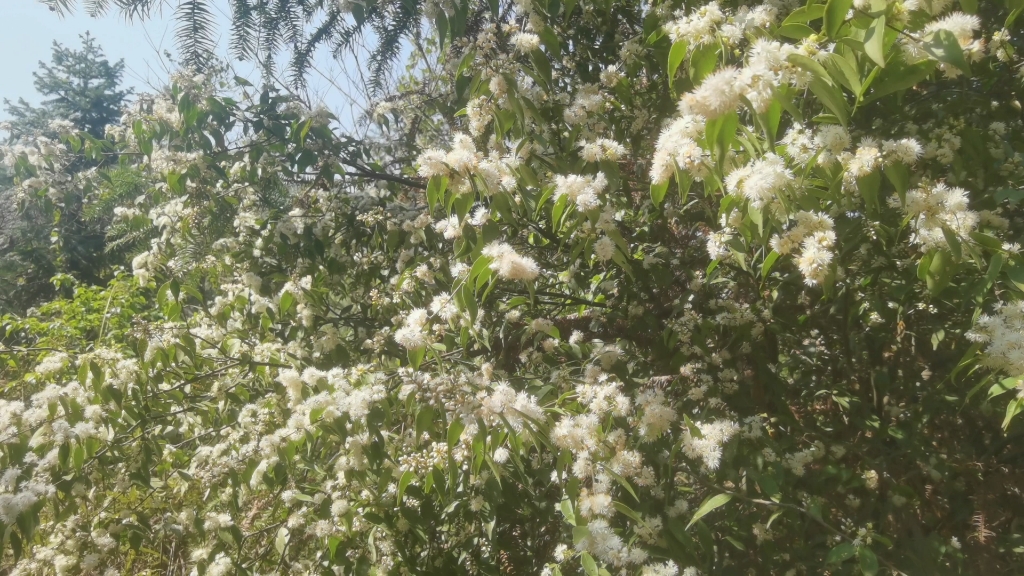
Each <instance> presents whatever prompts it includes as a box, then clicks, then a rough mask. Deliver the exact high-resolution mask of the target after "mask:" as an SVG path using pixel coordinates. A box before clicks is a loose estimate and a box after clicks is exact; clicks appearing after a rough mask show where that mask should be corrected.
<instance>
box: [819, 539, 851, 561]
mask: <svg viewBox="0 0 1024 576" xmlns="http://www.w3.org/2000/svg"><path fill="white" fill-rule="evenodd" d="M856 553H857V548H855V547H854V546H853V544H850V543H849V542H843V543H842V544H839V545H837V546H836V547H835V548H833V549H831V550H829V551H828V556H826V557H825V563H826V564H842V563H843V562H845V561H846V560H849V559H850V558H853V555H854V554H856Z"/></svg>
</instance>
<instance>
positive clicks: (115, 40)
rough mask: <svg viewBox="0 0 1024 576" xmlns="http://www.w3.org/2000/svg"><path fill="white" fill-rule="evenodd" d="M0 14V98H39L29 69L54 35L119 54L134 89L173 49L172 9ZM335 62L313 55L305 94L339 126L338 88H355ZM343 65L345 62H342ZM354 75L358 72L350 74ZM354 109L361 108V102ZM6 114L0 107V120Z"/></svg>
mask: <svg viewBox="0 0 1024 576" xmlns="http://www.w3.org/2000/svg"><path fill="white" fill-rule="evenodd" d="M0 2H2V3H3V8H0V18H2V20H3V24H4V32H3V34H0V54H4V55H5V56H4V58H0V101H2V100H3V99H4V98H7V99H10V100H14V101H16V100H17V99H18V98H19V97H22V98H25V99H26V100H28V101H29V102H31V103H33V104H35V103H38V102H39V100H40V97H39V96H38V95H37V94H36V92H35V87H34V86H33V84H32V82H33V77H32V72H34V71H36V70H37V69H38V65H39V61H40V60H42V61H46V62H49V60H50V53H51V47H52V44H53V42H54V41H55V40H56V41H57V42H60V43H61V44H63V45H65V46H70V47H76V48H77V47H78V46H80V41H79V39H78V36H79V35H80V34H84V33H85V32H86V31H89V32H90V33H92V35H93V36H94V37H95V38H96V39H97V42H98V43H99V45H100V46H102V48H103V50H104V52H105V53H106V55H107V58H108V59H110V60H111V61H116V60H118V59H122V58H123V59H124V62H125V75H124V84H125V85H126V86H129V87H132V88H134V89H135V90H136V92H145V91H151V90H152V89H153V87H154V86H160V85H161V84H163V83H164V82H165V81H166V78H167V76H168V71H169V64H168V63H167V61H166V60H165V59H164V57H163V53H164V52H165V51H167V52H170V53H171V54H175V53H176V50H175V46H174V28H175V23H174V21H173V17H172V16H173V13H172V12H171V11H170V10H167V11H165V12H164V13H163V14H162V15H156V16H155V17H154V18H152V19H151V20H148V21H145V22H139V21H133V22H125V20H124V19H122V18H121V17H120V16H119V15H118V14H117V13H116V11H115V10H112V11H111V12H112V13H110V14H107V15H106V16H104V17H102V18H90V17H88V16H87V15H86V14H85V13H84V12H83V11H82V10H81V9H79V10H78V11H77V12H76V13H74V14H72V15H70V16H66V17H65V18H63V19H62V18H60V17H58V16H57V15H56V14H55V13H53V12H50V10H49V9H48V8H47V7H46V6H44V5H42V4H39V3H38V2H37V1H36V0H0ZM211 4H212V8H213V10H214V12H215V13H216V15H217V18H218V20H219V32H220V35H221V38H220V42H219V48H218V52H219V53H220V54H221V55H224V56H226V55H227V49H226V46H227V41H228V33H229V32H228V31H229V22H230V13H229V12H228V2H227V1H226V0H219V1H216V2H212V3H211ZM346 60H347V62H337V61H335V60H334V59H333V58H331V57H330V55H329V54H326V53H323V54H319V55H318V57H317V59H316V62H315V66H316V69H317V71H314V72H312V73H311V75H310V96H311V98H312V99H314V100H316V101H320V102H323V103H325V104H327V106H328V107H330V108H331V109H332V110H333V111H334V112H335V114H337V115H338V116H339V118H340V119H341V121H342V124H343V125H346V126H351V125H353V124H354V119H353V115H354V113H358V112H359V111H360V110H358V109H357V110H353V106H352V104H351V99H350V98H349V97H347V96H345V95H344V94H343V92H350V93H354V92H358V90H353V88H357V87H358V86H357V85H358V84H359V82H358V80H353V79H350V78H348V77H347V74H346V72H350V73H354V72H353V71H354V69H355V66H352V65H351V63H352V61H353V60H352V59H346ZM234 64H235V66H236V71H237V72H238V73H239V74H240V75H243V76H246V77H248V78H251V79H252V80H257V79H258V76H259V74H258V72H257V71H256V69H255V68H254V67H253V66H252V65H250V64H247V63H240V62H235V63H234ZM346 64H348V65H347V66H346ZM356 78H358V76H356ZM356 108H361V105H359V106H357V107H356ZM6 116H7V114H6V112H4V111H3V110H0V119H2V118H5V117H6Z"/></svg>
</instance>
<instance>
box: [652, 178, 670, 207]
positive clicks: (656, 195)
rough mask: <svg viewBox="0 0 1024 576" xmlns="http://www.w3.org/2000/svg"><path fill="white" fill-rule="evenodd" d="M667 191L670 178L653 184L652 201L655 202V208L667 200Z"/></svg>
mask: <svg viewBox="0 0 1024 576" xmlns="http://www.w3.org/2000/svg"><path fill="white" fill-rule="evenodd" d="M667 193H668V180H665V181H664V182H662V183H661V184H651V202H653V203H654V207H655V208H659V207H661V203H662V202H664V201H665V194H667Z"/></svg>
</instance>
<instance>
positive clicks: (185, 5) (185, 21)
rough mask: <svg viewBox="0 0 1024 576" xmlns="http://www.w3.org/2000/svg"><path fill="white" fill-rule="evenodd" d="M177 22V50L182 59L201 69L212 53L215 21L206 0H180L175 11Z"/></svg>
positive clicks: (189, 64) (188, 64) (187, 63)
mask: <svg viewBox="0 0 1024 576" xmlns="http://www.w3.org/2000/svg"><path fill="white" fill-rule="evenodd" d="M174 19H175V20H177V22H178V29H177V30H175V34H176V35H177V42H178V50H180V51H181V56H182V61H183V62H184V63H185V64H186V65H187V66H190V67H192V68H194V69H196V70H202V69H203V68H204V67H205V65H206V64H207V62H209V60H210V56H211V55H212V54H213V49H214V46H215V45H216V43H215V41H214V31H215V23H214V19H213V14H212V13H211V12H210V8H209V7H208V6H207V5H206V0H182V2H181V3H180V4H178V9H177V10H176V11H175V14H174Z"/></svg>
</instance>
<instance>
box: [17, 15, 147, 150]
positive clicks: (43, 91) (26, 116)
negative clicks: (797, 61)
mask: <svg viewBox="0 0 1024 576" xmlns="http://www.w3.org/2000/svg"><path fill="white" fill-rule="evenodd" d="M81 39H82V47H81V49H80V50H75V49H73V48H67V47H65V46H62V45H61V44H60V43H58V42H54V43H53V54H52V56H51V63H50V64H47V63H45V62H39V71H38V72H33V74H32V75H33V76H34V77H35V82H34V84H35V87H36V92H38V93H39V94H40V95H41V96H43V97H44V100H43V101H42V104H41V105H39V106H33V105H31V104H29V103H28V102H26V101H25V99H24V98H19V99H18V102H17V103H12V102H11V101H10V100H7V99H4V104H5V106H6V109H7V113H8V114H10V115H11V118H12V120H11V124H10V127H11V130H10V138H12V139H18V138H20V137H22V136H24V135H26V134H44V135H47V136H49V137H51V138H52V137H56V136H57V134H56V132H55V131H54V130H53V128H52V127H51V124H52V123H53V121H54V120H66V121H68V122H71V123H72V124H73V125H74V127H75V129H76V130H81V131H84V132H88V133H89V134H91V135H92V136H93V137H96V138H101V137H102V136H103V130H104V129H105V128H106V127H107V125H109V124H114V123H115V122H117V120H118V119H119V118H120V117H121V108H122V107H123V106H124V103H125V100H126V98H128V96H129V94H131V90H122V89H120V86H121V78H122V76H123V75H124V60H118V61H117V62H114V63H111V62H110V61H109V60H107V58H106V57H105V55H104V53H103V49H102V48H101V47H100V46H99V45H98V44H97V43H96V39H95V38H93V37H92V35H90V34H89V33H88V32H86V33H85V34H83V35H81Z"/></svg>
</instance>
